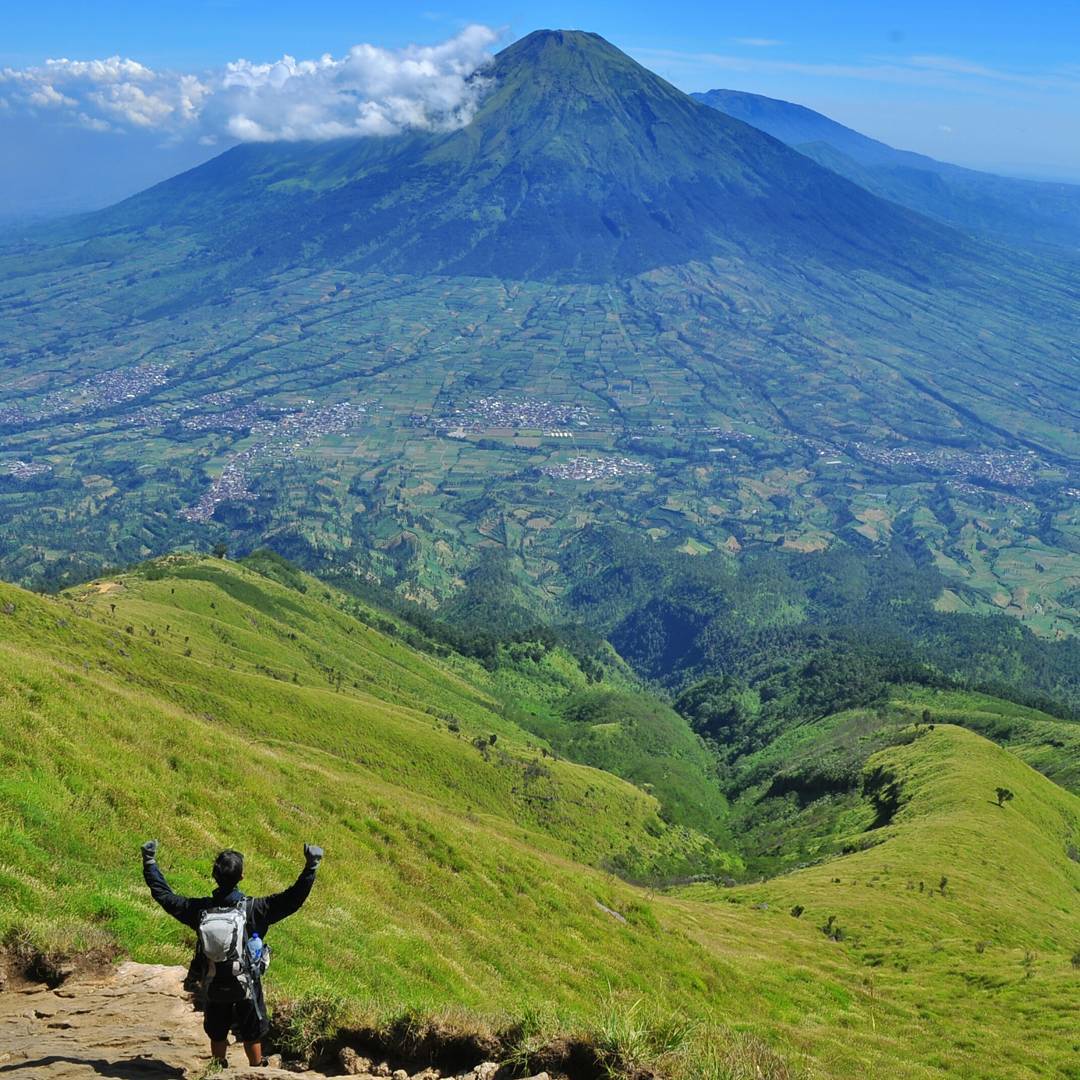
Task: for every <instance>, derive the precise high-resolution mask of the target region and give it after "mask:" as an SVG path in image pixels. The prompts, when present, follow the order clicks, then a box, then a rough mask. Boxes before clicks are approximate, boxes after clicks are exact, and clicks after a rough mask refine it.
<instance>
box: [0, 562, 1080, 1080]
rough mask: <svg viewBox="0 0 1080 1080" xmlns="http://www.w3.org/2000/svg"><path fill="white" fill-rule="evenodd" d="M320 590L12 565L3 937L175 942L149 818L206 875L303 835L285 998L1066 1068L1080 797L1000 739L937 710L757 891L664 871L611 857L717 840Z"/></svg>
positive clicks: (284, 874) (226, 576)
mask: <svg viewBox="0 0 1080 1080" xmlns="http://www.w3.org/2000/svg"><path fill="white" fill-rule="evenodd" d="M301 584H303V585H304V587H305V588H306V589H307V592H303V593H302V592H298V591H296V590H295V589H289V588H287V587H286V586H284V585H280V584H277V583H275V582H272V581H269V580H268V579H266V578H264V577H262V576H260V575H257V574H255V573H253V572H252V571H250V570H247V569H244V568H242V567H237V566H235V565H232V564H229V563H225V562H221V561H218V560H190V559H188V560H180V561H176V562H173V563H170V564H166V565H162V564H158V565H156V566H154V567H151V568H150V569H149V570H144V571H143V572H140V573H136V574H132V575H126V576H123V577H121V578H119V579H117V580H116V582H115V583H112V584H105V583H103V584H102V585H100V586H92V587H86V588H83V589H80V590H77V591H76V592H75V593H72V594H70V595H68V596H65V597H61V598H57V599H43V598H40V597H36V596H33V595H31V594H28V593H25V592H22V591H20V590H17V589H14V588H10V587H7V586H0V769H2V772H0V896H2V897H3V902H2V904H0V932H3V933H5V934H6V933H8V932H11V931H21V932H23V933H25V934H28V935H30V936H31V937H33V938H36V939H37V940H39V941H41V942H42V943H43V944H46V945H48V944H50V943H68V944H74V945H75V946H76V947H77V946H78V945H80V944H81V945H83V946H94V945H101V944H102V943H103V942H107V941H111V942H113V943H115V945H116V946H118V947H119V948H120V949H121V950H123V951H125V952H127V953H129V954H131V955H133V956H135V957H137V958H140V959H144V960H167V961H170V962H177V963H179V962H184V961H185V960H186V958H187V955H188V948H189V935H187V934H186V932H185V931H183V930H182V928H180V927H179V926H178V924H174V923H172V922H171V921H169V920H167V919H166V918H165V917H164V916H163V915H162V914H161V913H159V912H158V911H157V909H156V908H154V907H153V905H152V904H151V903H150V902H149V900H148V897H147V896H146V894H145V889H144V887H143V885H142V882H141V876H140V872H139V859H138V845H139V843H140V842H141V840H143V839H144V838H146V837H147V836H150V835H156V836H158V837H159V838H160V839H161V841H162V851H161V862H162V865H163V867H164V869H165V870H166V872H167V873H168V874H169V876H170V879H171V880H172V882H173V884H174V885H175V886H176V887H177V888H179V889H182V890H185V891H193V892H194V891H202V889H203V887H204V882H205V880H206V874H207V870H208V867H209V862H210V858H211V856H212V855H213V853H214V852H215V851H216V850H217V849H218V848H220V847H221V846H224V845H225V844H232V845H235V846H237V847H239V848H241V849H242V850H244V851H245V852H246V853H247V855H248V858H249V870H248V879H247V882H246V884H247V886H248V888H249V889H251V890H252V891H255V892H262V891H269V890H271V889H275V888H278V887H280V886H281V885H282V884H284V883H286V882H287V881H288V880H290V879H291V877H292V876H293V875H294V874H295V873H296V872H297V871H298V870H299V868H300V864H301V861H302V860H301V845H302V844H303V843H304V841H306V840H313V841H316V842H320V843H322V844H323V846H324V847H325V848H326V851H327V857H326V862H325V864H324V868H323V870H322V871H321V872H320V880H319V882H318V885H317V889H316V892H315V893H314V895H313V897H312V899H311V901H310V903H309V905H308V906H307V907H306V908H305V909H304V911H303V912H302V913H301V914H299V915H298V916H297V917H296V918H294V919H293V920H291V921H289V922H287V923H285V924H283V925H282V926H280V927H278V928H276V929H275V931H274V933H273V938H272V940H273V943H274V944H275V945H276V946H277V958H276V959H275V967H274V969H273V972H272V988H273V991H274V993H275V994H278V995H280V994H287V995H295V994H298V993H303V992H305V991H311V990H330V991H333V992H335V993H337V994H339V995H341V996H343V997H344V998H346V999H347V1000H348V1001H350V1002H352V1003H354V1006H355V1007H356V1008H357V1009H362V1010H364V1011H366V1012H368V1013H375V1014H379V1015H383V1016H388V1015H393V1014H395V1013H398V1012H400V1011H401V1010H402V1009H405V1008H413V1009H418V1010H421V1011H424V1012H435V1011H439V1010H444V1009H447V1008H457V1007H463V1008H465V1009H468V1010H471V1011H472V1012H474V1013H476V1014H481V1015H484V1016H488V1017H493V1018H496V1019H498V1018H505V1019H508V1020H509V1019H520V1018H522V1017H531V1018H532V1022H534V1023H536V1024H538V1025H539V1026H541V1027H544V1026H545V1025H548V1026H551V1027H554V1026H561V1027H563V1028H566V1027H570V1028H580V1029H588V1030H591V1031H593V1032H594V1033H596V1032H599V1033H600V1034H601V1036H602V1037H605V1038H610V1039H615V1040H621V1041H622V1042H623V1043H631V1042H633V1041H634V1038H635V1036H634V1034H633V1033H634V1029H635V1025H638V1026H640V1025H641V1024H647V1023H648V1021H647V1018H648V1017H650V1016H652V1015H654V1013H656V1012H660V1013H664V1014H672V1013H673V1014H675V1015H676V1016H679V1017H682V1018H689V1020H690V1021H691V1023H690V1029H691V1030H690V1035H689V1038H687V1039H686V1040H684V1044H682V1045H679V1046H675V1047H673V1048H671V1053H669V1054H668V1067H669V1069H670V1072H671V1073H672V1074H673V1075H679V1076H681V1077H685V1078H687V1080H689V1077H714V1078H719V1077H726V1076H731V1075H748V1076H753V1075H755V1074H754V1072H752V1071H750V1072H745V1073H741V1074H737V1073H733V1072H732V1069H731V1067H730V1063H729V1062H728V1063H725V1060H726V1059H725V1055H724V1054H721V1055H720V1058H719V1060H716V1061H714V1062H713V1064H709V1063H708V1062H709V1058H708V1046H709V1045H715V1043H716V1040H717V1038H719V1040H720V1043H721V1045H726V1041H730V1038H731V1035H732V1032H736V1033H738V1032H742V1033H747V1034H752V1035H754V1036H758V1037H762V1038H764V1039H766V1040H767V1041H768V1042H770V1043H771V1044H773V1045H775V1046H777V1047H778V1048H779V1049H780V1050H781V1051H782V1052H783V1053H784V1055H785V1056H786V1057H787V1058H788V1059H789V1060H790V1061H791V1062H792V1063H793V1064H794V1066H795V1067H796V1068H798V1069H799V1071H800V1072H805V1073H806V1074H807V1075H812V1076H817V1077H867V1076H889V1077H946V1076H948V1077H954V1076H961V1077H971V1078H975V1077H997V1076H1001V1077H1018V1078H1019V1077H1036V1076H1045V1077H1050V1076H1075V1075H1077V1074H1076V1073H1075V1071H1073V1072H1070V1071H1069V1070H1070V1069H1073V1070H1075V1061H1076V1049H1077V1048H1076V1043H1077V1037H1076V1034H1075V1032H1076V1018H1077V1017H1076V999H1075V993H1074V990H1075V984H1076V972H1075V969H1074V968H1073V966H1072V964H1071V957H1072V955H1073V953H1074V952H1075V951H1076V950H1077V949H1078V948H1080V911H1078V898H1080V892H1078V889H1080V864H1077V863H1076V862H1073V861H1072V860H1071V859H1070V858H1069V854H1068V851H1069V845H1070V844H1077V843H1080V800H1078V799H1077V798H1076V797H1075V796H1073V795H1071V794H1069V793H1068V792H1066V791H1064V790H1063V789H1061V788H1059V787H1058V786H1056V785H1055V784H1053V783H1052V782H1051V781H1050V780H1048V779H1046V778H1045V777H1043V776H1041V775H1039V774H1038V773H1037V772H1035V771H1034V770H1033V769H1031V768H1029V767H1028V766H1027V765H1025V764H1024V763H1023V762H1022V761H1020V760H1019V758H1017V757H1016V756H1014V755H1013V754H1011V753H1009V752H1008V751H1006V750H1004V749H1001V748H999V747H997V746H995V745H993V744H991V743H989V742H987V741H986V740H984V739H982V738H980V737H979V736H977V735H975V734H972V733H970V732H967V731H963V730H960V729H958V728H956V727H953V726H950V725H943V724H939V725H938V726H937V727H936V728H935V730H934V731H932V732H928V733H926V734H924V735H921V736H920V737H918V738H913V739H912V740H911V741H908V742H906V743H902V744H901V745H893V746H889V747H887V748H886V749H884V750H882V751H880V752H879V753H878V754H877V755H876V756H875V757H874V758H872V759H871V762H870V765H869V768H871V769H880V770H882V771H883V774H884V775H886V776H887V777H888V781H889V783H892V784H895V785H897V791H898V793H899V798H898V801H897V806H898V808H897V810H896V813H895V815H894V817H893V819H892V821H891V822H890V823H888V824H886V825H883V826H882V827H881V828H880V829H877V830H874V831H873V832H872V833H868V834H864V835H865V836H866V837H867V838H869V839H870V840H875V841H876V840H879V841H880V843H877V844H876V846H873V847H870V848H868V849H867V850H864V851H860V852H858V853H857V854H854V855H850V856H846V857H843V858H839V859H835V860H832V861H831V862H827V863H823V864H821V865H818V866H815V867H812V868H809V869H807V870H803V871H800V872H798V873H794V874H790V875H787V876H785V877H782V878H778V879H775V880H772V881H770V882H766V883H763V884H760V885H754V886H745V887H740V888H736V889H714V888H711V887H694V888H692V889H690V890H689V891H687V892H686V893H684V894H680V895H678V896H672V895H664V894H657V893H647V892H644V891H640V890H636V889H633V888H632V887H630V886H628V885H625V884H623V883H621V882H619V881H617V880H616V879H614V878H612V877H610V876H609V875H607V874H604V873H603V872H602V871H600V870H597V869H595V868H594V867H595V865H596V864H599V863H601V862H603V861H604V860H605V859H606V858H607V857H609V856H610V855H611V854H612V853H613V852H620V851H621V852H624V853H625V852H630V851H631V850H632V849H637V851H638V853H639V856H640V858H641V859H642V860H645V859H647V858H651V857H656V856H663V855H664V854H665V853H668V854H670V853H679V852H681V851H684V850H685V849H686V848H687V847H691V846H693V845H695V844H703V843H704V841H703V840H700V839H696V838H695V837H694V835H693V834H691V833H688V832H685V831H680V830H674V829H671V828H668V827H666V826H665V825H664V823H663V822H662V821H661V820H660V818H659V816H658V814H657V804H656V802H655V801H654V800H653V799H652V798H650V797H649V796H648V795H647V794H645V793H644V792H641V791H639V790H637V789H635V788H633V787H631V786H629V785H628V784H626V783H624V782H622V781H620V780H617V779H616V778H614V777H610V776H608V775H607V774H605V773H602V772H599V771H597V770H593V769H587V768H584V767H581V766H576V765H572V764H569V763H566V762H562V761H555V760H552V759H551V758H548V757H544V756H543V755H542V754H541V752H540V751H539V750H538V749H537V748H535V746H533V747H530V743H533V744H535V743H536V741H537V739H536V737H535V736H529V735H526V734H525V733H524V732H522V731H521V730H520V729H518V728H516V727H515V725H514V724H513V723H512V722H511V721H510V720H508V719H506V718H505V717H504V716H503V715H502V713H501V712H500V711H499V710H498V709H497V708H495V703H494V701H493V699H492V698H490V697H489V696H488V689H487V687H486V686H485V684H484V677H483V673H481V672H476V671H474V670H473V669H472V668H471V667H470V666H469V664H468V663H467V662H465V661H463V660H460V659H453V658H450V659H446V660H440V659H436V658H432V657H429V656H426V655H423V654H420V653H417V652H415V651H413V650H410V649H408V648H406V647H405V646H404V645H403V644H402V643H400V642H399V641H395V640H393V639H392V638H390V637H386V636H384V635H382V634H380V633H378V632H376V631H374V630H372V629H371V628H370V627H368V626H366V625H364V624H363V623H361V622H358V621H357V620H355V619H353V618H351V617H350V616H348V615H347V614H345V613H344V612H342V611H341V610H340V609H339V607H338V606H337V605H338V600H339V598H335V596H334V595H333V594H328V595H329V599H327V597H326V596H324V595H322V591H321V590H322V587H321V586H319V585H317V584H316V583H314V582H313V581H312V580H311V579H304V581H303V582H302V583H301ZM114 604H115V605H116V606H115V610H114V609H113V607H112V605H114ZM129 627H130V630H129V629H128V628H129ZM151 631H153V633H151ZM185 639H186V640H185ZM159 641H160V642H161V644H158V642H159ZM188 650H190V655H185V654H186V653H187V652H188ZM339 674H340V676H341V677H340V680H339V679H338V675H339ZM294 675H295V677H296V681H295V682H294V681H293V677H294ZM455 727H457V728H460V730H459V731H454V730H453V728H455ZM492 734H494V735H496V741H495V743H494V744H491V742H490V735H492ZM480 737H482V740H483V741H484V742H486V746H485V748H484V750H483V751H482V750H481V748H480V747H478V746H477V745H474V742H473V740H474V739H478V738H480ZM997 786H1007V787H1008V788H1009V789H1010V790H1012V791H1013V792H1014V799H1013V800H1012V802H1010V803H1008V804H1007V805H1006V806H1004V807H998V806H997V805H996V804H995V802H994V789H995V788H996V787H997ZM590 864H592V865H590ZM942 876H945V877H947V878H948V881H947V882H946V885H945V889H944V892H942V891H941V888H940V879H941V877H942ZM920 882H922V889H921V890H920V886H919V883H920ZM796 904H797V905H801V906H802V907H803V908H804V909H805V910H804V912H803V913H802V915H801V917H799V918H794V917H792V915H791V914H790V913H789V912H790V910H791V908H792V907H793V906H794V905H796ZM600 905H603V907H601V906H600ZM605 909H609V910H605ZM612 911H614V912H618V913H621V915H622V916H623V917H624V919H625V921H622V920H620V919H618V918H616V917H614V916H613V915H612V914H611V912H612ZM830 916H834V920H833V922H832V923H831V924H829V923H828V919H829V917H830ZM823 926H830V927H831V928H833V929H835V928H836V927H839V928H840V929H841V930H842V935H834V936H839V937H841V940H834V938H833V937H831V936H827V935H826V933H824V932H823V931H822V929H821V927H823ZM1029 954H1030V955H1029ZM639 998H640V999H642V1000H643V1001H644V1002H645V1003H646V1004H645V1006H643V1007H642V1008H640V1009H637V1010H635V1009H634V1007H633V1003H634V1002H635V1001H636V1000H637V999H639ZM537 1018H539V1019H537ZM605 1032H606V1035H605V1034H604V1033H605ZM649 1041H650V1040H649V1039H645V1040H644V1042H645V1043H649ZM661 1041H662V1040H661ZM770 1068H771V1067H770ZM762 1075H776V1076H779V1075H783V1074H781V1073H780V1072H777V1071H774V1072H771V1073H765V1074H762Z"/></svg>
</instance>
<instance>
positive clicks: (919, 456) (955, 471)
mask: <svg viewBox="0 0 1080 1080" xmlns="http://www.w3.org/2000/svg"><path fill="white" fill-rule="evenodd" d="M848 449H849V450H850V451H851V452H853V453H854V454H856V455H857V456H858V457H860V458H861V459H862V460H863V461H869V462H872V463H873V464H875V465H887V466H890V467H892V468H909V469H910V468H915V469H922V470H925V471H927V472H931V473H937V474H938V475H941V476H947V477H957V478H960V479H962V480H967V481H974V482H980V481H981V482H983V483H988V484H995V485H998V486H1000V487H1012V488H1026V487H1031V486H1032V485H1033V484H1034V483H1035V482H1036V475H1035V472H1036V470H1037V469H1038V468H1039V467H1040V466H1041V465H1042V462H1041V461H1040V460H1039V458H1038V457H1037V456H1036V455H1035V454H1034V453H1033V452H1032V451H1030V450H986V451H983V452H982V453H979V454H969V453H966V452H964V451H962V450H951V449H947V448H945V447H938V448H935V449H933V450H920V449H918V448H914V447H886V446H873V445H871V444H870V443H864V442H852V443H849V444H848Z"/></svg>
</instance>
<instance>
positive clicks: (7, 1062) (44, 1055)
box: [0, 963, 551, 1080]
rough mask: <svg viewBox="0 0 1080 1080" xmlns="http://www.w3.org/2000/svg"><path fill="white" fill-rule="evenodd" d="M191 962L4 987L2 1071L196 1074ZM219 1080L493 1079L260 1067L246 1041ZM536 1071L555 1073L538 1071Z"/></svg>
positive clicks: (359, 1062)
mask: <svg viewBox="0 0 1080 1080" xmlns="http://www.w3.org/2000/svg"><path fill="white" fill-rule="evenodd" d="M183 976H184V969H183V968H179V967H161V966H154V965H146V964H134V963H124V964H121V965H120V966H119V967H117V968H115V969H112V970H111V971H108V972H105V973H104V974H101V975H97V976H92V975H80V976H77V977H74V978H72V979H70V980H68V981H66V982H64V983H63V984H62V985H61V986H59V987H57V988H55V989H49V988H48V987H45V986H40V985H31V986H26V987H22V988H12V989H8V990H6V991H5V992H4V993H0V1080H9V1078H10V1080H30V1078H35V1080H95V1078H96V1080H101V1078H111V1080H198V1078H201V1077H203V1076H204V1075H207V1074H208V1066H209V1064H210V1061H209V1054H208V1046H207V1042H206V1036H205V1035H204V1034H203V1031H202V1026H201V1023H200V1020H199V1016H198V1014H197V1013H195V1012H194V1011H193V1009H192V1007H191V1005H190V1003H189V1002H188V1000H187V998H186V997H185V996H184V994H183V991H182V990H181V986H180V983H181V980H182V979H183ZM229 1064H230V1068H229V1069H228V1070H227V1071H226V1072H223V1073H218V1074H217V1075H220V1076H221V1077H222V1080H275V1078H276V1080H281V1078H288V1080H325V1077H326V1076H327V1075H334V1076H357V1077H361V1078H367V1080H372V1078H374V1077H389V1078H392V1080H494V1077H495V1075H496V1073H497V1072H498V1065H497V1064H495V1063H494V1062H487V1063H483V1064H480V1065H477V1066H476V1067H475V1068H474V1069H472V1070H470V1071H469V1072H467V1073H463V1074H458V1075H457V1076H455V1077H446V1078H444V1077H442V1076H441V1074H440V1073H439V1072H438V1071H437V1070H435V1069H423V1070H421V1071H419V1072H413V1073H411V1074H410V1073H409V1072H408V1071H406V1070H404V1069H394V1068H393V1067H392V1066H391V1065H390V1064H389V1063H386V1062H380V1061H371V1060H369V1059H367V1058H365V1057H363V1056H361V1055H359V1054H357V1053H356V1052H355V1051H353V1050H349V1049H345V1050H343V1051H342V1052H341V1055H340V1058H339V1066H338V1067H337V1068H336V1069H334V1070H333V1071H332V1072H331V1073H329V1074H328V1073H321V1072H314V1071H310V1070H307V1071H298V1070H297V1069H296V1068H287V1067H283V1063H282V1062H281V1060H280V1059H279V1058H278V1059H272V1064H271V1067H269V1068H258V1069H253V1068H251V1067H250V1066H248V1065H247V1064H246V1061H245V1057H244V1051H243V1048H242V1047H240V1046H231V1047H230V1048H229ZM533 1080H551V1078H549V1077H548V1075H547V1073H541V1074H540V1075H539V1076H537V1077H535V1078H533Z"/></svg>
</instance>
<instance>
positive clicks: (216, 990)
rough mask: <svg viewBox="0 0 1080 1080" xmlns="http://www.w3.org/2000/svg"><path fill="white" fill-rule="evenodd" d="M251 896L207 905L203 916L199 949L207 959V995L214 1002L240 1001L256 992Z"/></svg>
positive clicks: (256, 974)
mask: <svg viewBox="0 0 1080 1080" xmlns="http://www.w3.org/2000/svg"><path fill="white" fill-rule="evenodd" d="M250 916H251V900H250V898H247V899H244V900H241V901H240V903H238V904H229V905H227V906H225V907H212V908H207V909H206V910H205V911H204V912H203V913H202V916H201V917H200V918H199V952H201V953H202V955H203V958H204V959H205V961H206V974H205V975H204V977H203V997H204V998H205V1000H206V1001H208V1002H212V1003H214V1004H229V1003H232V1004H236V1003H238V1002H241V1001H251V1000H252V999H253V998H254V996H255V980H256V978H257V977H258V975H259V974H261V972H255V971H254V970H253V969H252V964H251V957H250V954H249V952H248V948H247V941H248V930H247V928H248V922H249V919H250Z"/></svg>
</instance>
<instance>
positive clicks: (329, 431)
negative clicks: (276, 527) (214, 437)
mask: <svg viewBox="0 0 1080 1080" xmlns="http://www.w3.org/2000/svg"><path fill="white" fill-rule="evenodd" d="M310 404H313V403H310ZM366 413H367V407H366V406H364V405H354V404H353V403H352V402H349V401H340V402H338V403H337V404H334V405H326V406H322V407H319V408H313V409H305V410H303V411H301V412H295V413H290V414H289V415H287V416H285V417H284V418H282V419H281V420H259V421H257V422H256V423H255V424H254V425H253V426H252V429H251V430H252V434H253V435H259V436H262V437H261V439H260V441H259V442H257V443H255V444H254V445H252V446H248V447H245V448H244V449H243V450H240V451H238V452H237V453H235V454H233V455H232V456H231V457H230V458H229V460H228V461H227V462H226V463H225V465H224V466H223V467H222V470H221V475H220V476H219V477H218V478H217V479H216V480H215V481H214V482H213V483H212V484H211V485H210V487H209V488H208V489H207V490H206V491H205V492H204V493H203V495H202V497H201V498H200V499H199V501H198V502H197V503H196V504H195V505H194V506H189V507H187V508H185V509H183V510H181V511H180V517H182V518H183V519H184V520H185V521H191V522H199V523H205V522H207V521H209V520H210V519H211V518H212V517H213V516H214V511H215V510H216V509H217V508H218V506H219V505H220V504H221V503H223V502H227V501H230V500H232V501H239V500H244V499H253V498H254V497H255V496H254V494H253V493H252V491H251V490H250V488H249V487H248V482H249V479H250V470H251V469H253V468H255V467H258V466H262V465H267V464H270V463H272V462H282V461H286V460H288V459H289V458H292V457H295V455H296V454H297V453H298V452H299V451H301V450H303V449H304V448H305V447H306V446H310V445H311V443H313V442H315V441H316V440H317V439H321V438H323V437H324V436H326V435H343V434H344V433H345V432H347V431H351V430H353V429H354V428H356V427H358V426H359V424H360V423H361V422H362V420H363V419H364V417H365V415H366Z"/></svg>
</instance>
